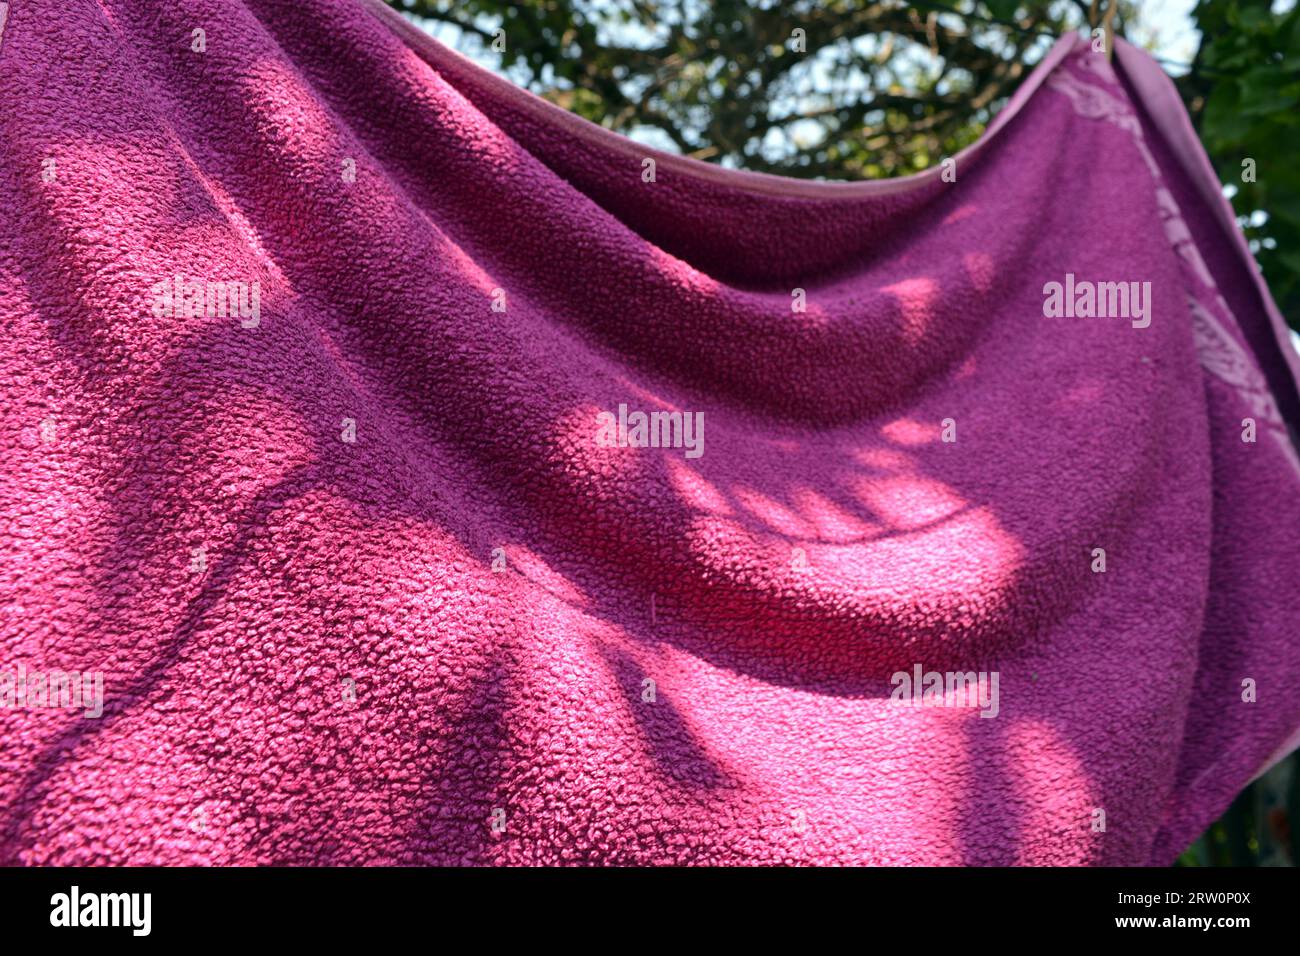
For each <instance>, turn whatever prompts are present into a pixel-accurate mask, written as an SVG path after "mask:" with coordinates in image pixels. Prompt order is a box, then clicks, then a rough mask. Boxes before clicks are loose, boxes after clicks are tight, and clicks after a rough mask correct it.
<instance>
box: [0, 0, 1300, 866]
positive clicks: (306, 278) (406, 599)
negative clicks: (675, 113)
mask: <svg viewBox="0 0 1300 956" xmlns="http://www.w3.org/2000/svg"><path fill="white" fill-rule="evenodd" d="M196 30H202V31H203V32H202V34H196V33H195V31H196ZM0 103H3V109H2V110H0V208H2V209H3V215H0V323H2V331H3V335H2V337H0V376H2V380H3V382H4V396H5V400H4V402H3V404H2V405H0V416H3V427H0V443H2V445H0V481H2V484H0V504H2V505H3V508H2V517H0V521H2V522H3V525H2V537H0V670H3V671H6V672H9V673H11V674H13V673H16V672H17V670H18V668H19V667H20V666H21V667H22V668H24V669H25V671H26V672H27V673H28V674H30V673H32V672H51V671H56V670H62V671H66V672H72V671H76V672H79V673H81V672H92V671H101V672H102V675H103V677H102V679H103V713H102V715H101V716H99V717H94V716H87V715H86V714H85V713H84V712H83V711H82V710H74V709H72V708H70V707H50V706H46V707H41V706H38V705H36V704H33V703H32V701H31V700H28V701H27V703H26V704H25V705H22V706H19V698H18V697H17V696H16V695H15V696H12V697H11V701H10V704H11V705H10V706H6V707H4V708H3V709H0V733H2V735H3V736H2V739H3V749H2V750H0V861H2V862H6V863H14V862H20V863H28V864H73V863H131V864H146V863H165V864H176V863H188V864H197V863H211V864H252V863H258V864H271V863H279V864H361V863H403V864H445V863H483V864H487V863H495V864H525V863H609V864H632V863H645V864H667V863H695V864H704V863H713V864H722V863H736V864H739V863H781V862H786V863H871V864H896V863H908V864H963V863H966V864H1010V863H1025V864H1098V863H1107V864H1148V863H1150V864H1167V863H1169V862H1171V861H1172V860H1173V858H1174V857H1175V856H1176V855H1177V854H1178V853H1179V852H1180V851H1181V850H1182V849H1183V848H1184V847H1185V846H1186V845H1187V844H1188V843H1189V842H1190V841H1191V840H1192V839H1194V838H1195V837H1196V836H1197V835H1198V833H1199V831H1200V830H1201V829H1202V828H1203V827H1204V826H1205V825H1207V824H1208V823H1209V822H1210V821H1212V820H1213V819H1214V818H1215V817H1216V815H1217V814H1219V813H1221V812H1222V811H1223V809H1224V808H1225V807H1226V806H1227V804H1228V803H1229V802H1230V800H1231V799H1232V797H1233V796H1234V794H1235V793H1237V792H1238V791H1239V790H1240V788H1242V787H1243V786H1244V785H1246V783H1247V782H1248V781H1249V780H1250V779H1251V778H1252V777H1253V776H1254V775H1255V774H1257V773H1258V772H1260V771H1261V770H1262V769H1263V768H1264V767H1265V766H1266V765H1267V764H1268V762H1269V761H1270V759H1271V758H1274V757H1276V756H1278V755H1280V753H1281V752H1282V751H1283V750H1284V749H1285V746H1286V743H1287V741H1288V739H1289V738H1290V737H1291V735H1292V733H1293V732H1294V731H1295V730H1296V728H1297V727H1298V726H1300V693H1297V687H1300V647H1298V646H1297V642H1296V635H1295V631H1296V623H1297V620H1300V478H1298V472H1297V462H1296V458H1295V454H1294V451H1293V450H1292V446H1291V444H1290V442H1289V439H1288V435H1287V428H1288V424H1293V423H1295V422H1296V421H1297V417H1298V414H1300V402H1298V400H1297V392H1296V384H1295V373H1294V368H1293V367H1292V366H1291V365H1290V364H1289V362H1290V359H1289V358H1288V354H1287V346H1286V344H1285V341H1284V338H1283V336H1282V332H1281V324H1280V317H1279V316H1278V315H1277V313H1276V308H1275V307H1274V305H1273V304H1272V302H1271V301H1270V300H1269V299H1268V296H1267V292H1266V291H1265V290H1264V289H1263V286H1262V284H1261V283H1260V281H1259V279H1258V276H1256V275H1255V274H1254V272H1253V271H1252V269H1253V267H1252V265H1251V264H1250V263H1249V262H1248V260H1247V258H1246V254H1245V249H1244V245H1243V243H1242V240H1241V238H1240V237H1239V236H1238V235H1236V234H1234V233H1233V232H1232V228H1233V227H1232V225H1231V217H1230V214H1229V213H1227V212H1226V211H1225V208H1224V206H1223V202H1222V200H1221V198H1219V195H1218V191H1217V185H1216V184H1215V183H1214V182H1213V179H1212V176H1211V174H1210V173H1209V170H1208V164H1207V163H1206V161H1205V159H1204V157H1203V155H1202V154H1201V153H1200V152H1199V147H1197V146H1196V145H1195V141H1194V139H1193V138H1192V137H1191V136H1190V130H1189V127H1188V124H1187V120H1186V117H1185V115H1184V114H1182V112H1181V107H1180V106H1178V104H1177V99H1176V96H1175V95H1174V93H1173V92H1172V87H1171V85H1170V84H1169V83H1168V81H1167V80H1165V79H1164V78H1163V77H1162V76H1161V75H1160V74H1159V72H1158V70H1157V69H1156V68H1155V66H1154V65H1153V64H1152V63H1151V62H1150V61H1149V60H1148V59H1146V57H1145V55H1144V54H1141V53H1138V52H1137V51H1135V50H1133V49H1132V48H1129V47H1123V48H1121V50H1120V51H1119V54H1118V57H1117V59H1116V61H1115V63H1114V64H1113V65H1112V64H1111V63H1109V62H1108V61H1107V59H1106V58H1105V57H1104V56H1102V55H1099V54H1095V53H1093V52H1092V51H1091V49H1090V46H1089V44H1088V43H1087V42H1086V41H1085V40H1083V39H1082V38H1066V39H1064V40H1062V41H1061V42H1060V43H1059V44H1058V45H1057V46H1056V47H1055V48H1054V50H1053V51H1052V53H1051V54H1050V55H1049V57H1048V58H1047V60H1045V61H1044V63H1043V64H1042V65H1041V66H1040V67H1039V69H1038V70H1037V71H1036V72H1035V73H1034V75H1033V76H1032V77H1031V78H1030V79H1029V80H1028V81H1027V82H1026V83H1025V85H1024V87H1023V88H1022V90H1021V91H1020V92H1019V94H1018V95H1017V97H1016V98H1015V100H1014V101H1013V102H1012V103H1011V104H1010V105H1009V106H1008V107H1007V108H1006V109H1005V110H1004V111H1003V112H1002V114H1001V115H1000V117H999V118H998V121H997V122H996V123H995V125H994V127H993V128H992V129H990V131H989V132H987V133H986V134H985V136H984V137H983V138H982V139H981V141H980V142H979V143H978V144H977V145H976V146H975V147H974V148H972V149H971V150H968V151H966V152H964V153H962V154H959V155H958V156H957V157H956V162H955V164H947V168H948V169H950V170H951V171H953V172H954V173H955V178H954V177H953V176H952V175H949V176H947V177H946V178H945V176H944V167H941V166H939V165H936V167H935V168H934V170H932V171H931V172H928V173H926V174H923V175H920V176H917V177H912V178H909V179H906V180H901V181H894V182H886V183H871V184H860V185H844V184H815V183H799V182H793V181H787V180H784V179H780V178H774V177H767V176H760V175H754V174H747V173H740V172H727V171H722V170H718V169H714V168H711V167H707V166H705V165H704V164H702V163H697V162H693V161H687V160H681V159H676V158H672V157H668V156H665V155H663V154H658V153H654V152H652V151H649V150H646V149H644V148H643V147H640V146H638V145H636V144H634V143H632V142H630V141H627V140H624V139H621V138H619V137H617V136H614V135H612V134H609V133H607V132H605V131H602V130H598V129H596V128H595V127H592V126H589V125H588V124H585V123H583V122H581V121H579V120H576V119H574V118H572V117H570V116H568V115H567V114H564V113H563V112H562V111H560V110H558V109H556V108H554V107H551V106H549V105H547V104H544V103H542V102H541V101H540V100H538V99H536V98H535V97H533V96H531V95H530V94H526V93H523V92H520V91H518V90H515V89H513V88H512V87H511V86H510V85H509V84H508V83H506V82H505V81H503V80H501V79H499V78H495V77H493V76H491V75H490V74H488V73H486V72H485V71H483V70H481V69H480V68H478V67H476V66H473V65H471V64H470V63H469V62H468V61H465V60H463V59H462V58H460V57H459V56H458V55H456V54H454V53H452V52H450V51H448V50H446V49H444V48H442V47H440V46H439V45H438V44H437V43H435V42H433V41H432V40H429V39H427V38H425V37H423V36H422V35H421V34H419V32H418V31H417V30H415V29H414V28H408V27H407V26H406V25H404V24H403V23H402V22H401V21H400V20H399V18H397V17H396V15H394V14H391V13H390V12H389V11H386V10H384V9H383V8H381V7H380V6H379V5H378V4H377V3H376V2H373V0H367V2H364V3H362V2H356V0H315V2H311V3H304V2H302V0H250V2H246V3H238V2H231V0H206V2H200V0H100V2H98V3H93V4H92V3H78V4H70V5H69V4H59V3H54V2H53V0H13V2H12V4H10V8H9V15H8V18H7V23H6V24H5V27H4V31H3V34H2V35H0ZM647 158H650V159H654V160H655V168H654V175H653V177H651V176H650V171H649V167H648V166H647V165H646V164H645V163H643V160H644V159H647ZM651 179H652V181H651ZM950 180H951V181H950ZM1067 274H1068V275H1071V276H1073V277H1074V280H1072V281H1078V282H1084V281H1089V282H1126V283H1127V282H1136V283H1139V284H1140V283H1144V282H1148V283H1150V286H1149V288H1150V303H1149V313H1148V315H1149V318H1150V323H1149V325H1147V326H1146V327H1141V325H1140V321H1139V320H1138V319H1134V318H1130V317H1125V316H1122V315H1121V316H1118V317H1116V316H1112V317H1094V318H1089V317H1080V316H1078V315H1075V316H1068V315H1047V314H1045V312H1050V311H1051V310H1050V309H1049V308H1048V307H1047V306H1046V305H1045V300H1046V299H1047V298H1048V294H1047V293H1045V291H1044V288H1045V286H1046V285H1047V284H1048V283H1051V282H1058V283H1064V282H1066V281H1067V278H1066V277H1067ZM177 277H180V278H179V280H178V279H177ZM178 282H179V285H178V284H177V283H178ZM225 282H232V283H234V282H242V283H244V286H243V291H244V292H245V293H247V299H246V301H245V305H246V306H251V295H252V289H253V285H252V284H253V283H257V287H256V288H257V290H258V295H259V300H258V308H257V310H256V315H253V314H252V313H253V311H254V310H252V309H251V308H246V309H245V312H243V313H241V312H239V311H238V310H237V309H236V310H234V312H233V314H232V312H231V311H230V310H229V309H227V308H220V309H218V306H217V304H216V302H217V300H216V299H215V293H214V292H213V289H214V288H215V284H216V283H225ZM196 287H197V288H198V289H199V292H198V293H197V298H195V295H196V294H194V293H193V292H192V290H193V288H196ZM227 288H229V290H231V295H232V297H233V298H234V299H235V300H238V299H239V298H240V295H239V294H236V290H237V289H238V288H239V287H236V286H230V287H226V286H222V289H223V290H226V289H227ZM177 291H179V293H180V294H179V295H175V293H176V292H177ZM209 300H211V301H209ZM196 302H197V303H198V306H197V307H196V308H195V309H193V310H192V311H193V312H194V313H196V314H191V310H190V309H189V308H188V306H189V305H192V304H194V303H196ZM209 306H211V307H209ZM801 306H802V308H801ZM223 312H224V313H225V314H221V313H223ZM620 406H626V408H625V409H624V410H623V411H624V417H625V418H627V420H628V422H629V425H630V427H631V428H632V434H630V435H627V436H622V435H620V434H619V433H617V432H610V431H608V430H604V429H606V427H607V426H608V422H609V421H610V419H609V418H603V417H601V413H609V414H610V415H612V416H613V417H614V418H617V417H618V416H619V408H620ZM654 411H660V412H663V411H677V412H681V413H683V414H684V415H686V416H688V417H685V418H682V419H680V421H681V422H682V423H685V422H687V421H690V422H696V421H697V420H698V419H697V417H696V415H697V413H699V414H702V415H703V422H704V428H703V433H702V437H703V439H704V441H703V444H702V445H699V444H698V443H697V444H696V445H695V446H693V447H692V446H688V444H687V436H686V435H685V434H682V435H678V436H676V437H679V438H680V439H681V440H680V441H679V442H677V447H653V446H651V447H638V445H637V434H636V425H635V422H636V419H635V417H634V416H635V414H636V413H648V412H654ZM1245 418H1250V419H1253V420H1254V421H1255V423H1256V426H1257V440H1256V441H1254V442H1250V441H1243V433H1244V431H1245V430H1246V428H1247V426H1244V425H1243V419H1245ZM611 437H612V439H613V441H612V442H611V440H610V439H611ZM623 437H626V441H621V440H620V439H621V438H623ZM667 437H668V438H670V439H671V438H672V437H674V436H673V434H672V433H671V432H669V433H667ZM693 437H694V438H698V437H700V436H699V434H698V433H697V434H695V435H694V436H693ZM954 439H955V440H954ZM669 444H672V442H671V441H669ZM701 451H702V454H697V453H698V452H701ZM1097 549H1101V550H1103V551H1104V561H1105V565H1104V567H1105V570H1104V571H1101V570H1099V568H1100V565H1099V563H1098V562H1099V556H1098V550H1097ZM918 667H919V668H920V669H921V671H922V673H925V672H931V671H933V672H937V673H940V674H946V673H948V672H953V673H963V674H964V673H971V674H973V675H979V674H984V675H986V676H987V678H988V681H990V682H991V680H992V676H993V675H994V674H996V675H997V677H998V681H999V683H998V688H999V693H998V699H997V707H996V716H991V708H989V707H984V708H981V707H977V706H957V705H958V704H961V703H963V701H962V700H957V699H955V697H954V695H952V694H949V693H947V691H945V693H944V695H943V696H942V697H940V698H938V699H935V698H933V697H932V698H930V699H929V700H928V701H925V700H924V699H923V704H927V705H924V706H917V705H916V704H914V703H913V702H912V701H911V699H910V698H908V699H906V700H904V699H899V698H900V689H901V688H903V687H904V685H903V684H902V683H901V682H900V681H898V680H896V679H895V677H894V675H895V674H897V673H902V674H907V675H909V676H910V675H912V674H914V673H915V672H916V669H917V668H918ZM985 686H986V688H989V687H991V683H988V682H986V684H985ZM33 699H34V698H33ZM945 703H946V704H947V705H948V706H944V704H945ZM966 703H969V701H968V700H967V701H966ZM986 714H989V716H985V715H986Z"/></svg>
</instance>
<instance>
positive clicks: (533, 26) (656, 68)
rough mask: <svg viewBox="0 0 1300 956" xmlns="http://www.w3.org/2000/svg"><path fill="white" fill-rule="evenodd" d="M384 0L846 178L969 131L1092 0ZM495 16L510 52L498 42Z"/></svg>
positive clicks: (713, 135)
mask: <svg viewBox="0 0 1300 956" xmlns="http://www.w3.org/2000/svg"><path fill="white" fill-rule="evenodd" d="M389 3H391V4H392V5H393V6H395V7H396V8H398V9H399V10H402V11H404V12H406V13H408V14H410V15H411V16H413V17H415V18H416V19H417V20H420V19H423V20H426V21H435V22H437V23H443V24H453V25H454V26H455V27H456V28H458V29H460V30H463V31H464V35H465V37H466V38H467V39H468V41H469V42H467V43H465V44H464V47H465V48H466V49H467V52H469V51H471V50H473V47H474V46H476V45H477V47H478V50H479V51H482V53H483V54H484V58H485V59H488V60H489V62H490V61H492V60H493V59H494V58H495V60H496V64H497V65H498V66H499V68H500V69H502V70H504V71H505V72H506V73H508V74H509V75H511V76H512V77H514V78H515V79H516V80H517V81H518V82H520V83H522V84H524V85H527V86H528V87H530V88H532V89H533V90H534V91H535V92H537V93H539V94H541V95H542V96H545V97H546V98H548V99H550V100H552V101H553V102H556V103H558V104H560V105H561V106H564V107H566V108H567V109H570V110H573V111H574V112H576V113H578V114H579V115H581V116H584V117H586V118H587V119H589V120H592V121H593V122H596V123H600V124H601V125H604V126H606V127H608V128H609V129H613V130H616V131H618V132H622V133H627V134H634V135H641V137H642V138H643V139H646V140H647V141H650V142H653V143H655V144H659V143H662V144H663V145H665V146H669V147H670V148H673V149H675V150H676V151H678V152H681V153H684V154H686V155H689V156H695V157H696V158H699V159H706V160H711V161H714V162H719V163H723V164H725V165H729V166H739V167H744V168H746V169H756V170H762V171H766V172H773V173H779V174H783V175H792V176H809V177H810V176H825V177H830V178H835V179H858V178H868V177H881V176H895V175H900V174H905V173H909V172H914V171H916V170H918V169H923V168H925V167H927V166H929V165H931V164H932V163H934V162H937V161H938V159H939V158H940V157H942V156H946V155H951V154H952V153H954V152H956V151H957V150H958V149H960V148H961V147H962V146H965V145H966V144H968V143H970V142H971V141H972V140H973V139H975V138H976V137H977V136H978V135H979V133H980V131H981V130H982V129H983V126H984V123H985V122H986V121H987V120H988V117H989V116H990V115H991V114H992V113H993V112H995V111H996V109H997V107H998V106H999V105H1000V104H1001V103H1002V102H1003V101H1004V100H1005V99H1006V98H1007V97H1008V96H1009V95H1010V94H1011V92H1013V91H1014V89H1015V87H1016V85H1017V84H1018V83H1019V82H1020V80H1021V79H1023V77H1024V76H1025V75H1027V73H1028V72H1029V69H1030V67H1031V65H1032V64H1033V62H1035V61H1036V60H1037V59H1038V58H1039V57H1041V56H1042V55H1043V53H1044V52H1045V51H1046V50H1047V49H1048V48H1049V47H1050V41H1051V38H1052V37H1053V36H1055V35H1057V34H1059V33H1060V32H1062V31H1065V30H1068V29H1071V28H1073V27H1075V26H1078V25H1079V24H1080V23H1081V22H1082V17H1083V13H1081V9H1086V6H1084V5H1082V4H1073V3H1068V2H1062V0H1055V2H1037V3H1015V2H1001V3H998V2H989V3H976V2H972V0H961V2H958V0H950V2H930V3H925V4H922V5H920V6H912V7H905V6H901V5H899V4H896V3H863V2H860V0H795V2H785V0H767V2H763V3H757V2H754V0H711V2H708V3H703V2H699V0H523V2H516V3H496V2H484V0H469V2H463V0H389ZM959 10H960V11H965V12H964V13H961V12H958V11H959ZM994 20H999V21H1002V20H1005V21H1006V22H994ZM498 29H499V30H501V31H504V39H505V43H504V50H501V51H500V52H497V53H495V55H494V53H493V50H492V47H491V40H492V38H493V36H494V34H495V31H497V30H498ZM796 31H802V35H796ZM646 134H653V135H649V136H648V135H646Z"/></svg>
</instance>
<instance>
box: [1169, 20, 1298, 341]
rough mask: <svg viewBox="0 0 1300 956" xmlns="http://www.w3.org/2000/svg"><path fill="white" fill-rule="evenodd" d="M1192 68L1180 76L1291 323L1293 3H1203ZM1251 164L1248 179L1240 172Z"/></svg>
mask: <svg viewBox="0 0 1300 956" xmlns="http://www.w3.org/2000/svg"><path fill="white" fill-rule="evenodd" d="M1194 15H1195V17H1196V21H1197V24H1198V26H1199V27H1200V28H1201V30H1202V36H1203V39H1202V42H1201V48H1200V51H1199V52H1198V53H1197V55H1196V59H1195V61H1194V62H1193V65H1192V70H1191V72H1190V73H1189V74H1188V75H1187V76H1186V77H1184V78H1182V79H1181V80H1180V81H1179V87H1180V89H1181V91H1182V94H1183V98H1184V100H1185V101H1186V102H1187V105H1188V108H1189V110H1190V111H1191V113H1192V116H1193V119H1194V121H1195V122H1196V124H1197V131H1198V133H1199V134H1200V137H1201V141H1202V143H1204V145H1205V148H1206V151H1207V152H1208V153H1209V154H1210V158H1211V159H1212V160H1213V162H1214V166H1215V168H1216V170H1217V171H1218V173H1219V177H1220V179H1221V180H1222V181H1223V183H1224V184H1226V185H1229V186H1232V187H1235V189H1236V192H1235V194H1234V195H1233V197H1232V203H1233V206H1234V208H1235V209H1236V211H1237V214H1238V216H1239V217H1240V219H1241V221H1242V223H1243V226H1244V228H1245V230H1246V236H1247V238H1248V239H1249V240H1250V243H1251V249H1252V250H1253V251H1254V253H1255V256H1256V258H1257V259H1258V260H1259V264H1260V267H1261V268H1262V269H1263V271H1264V277H1265V279H1267V280H1268V285H1269V289H1270V290H1271V291H1272V293H1273V297H1274V298H1275V299H1277V301H1278V305H1279V306H1280V307H1281V309H1282V313H1283V314H1284V315H1286V316H1287V317H1288V318H1289V320H1290V322H1291V324H1292V326H1293V327H1295V328H1300V164H1297V163H1296V162H1295V158H1294V157H1293V156H1291V155H1290V153H1291V151H1292V150H1293V149H1294V148H1295V145H1296V142H1297V140H1296V136H1297V132H1300V130H1298V127H1300V109H1297V106H1298V105H1300V7H1297V8H1294V9H1292V10H1290V11H1289V12H1287V13H1282V14H1275V13H1273V12H1272V11H1271V4H1270V3H1269V0H1203V2H1201V3H1200V4H1198V5H1197V7H1196V11H1195V14H1194ZM1248 159H1250V160H1254V162H1255V176H1256V181H1255V182H1244V181H1243V179H1242V174H1243V169H1242V163H1243V161H1244V160H1248Z"/></svg>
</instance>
